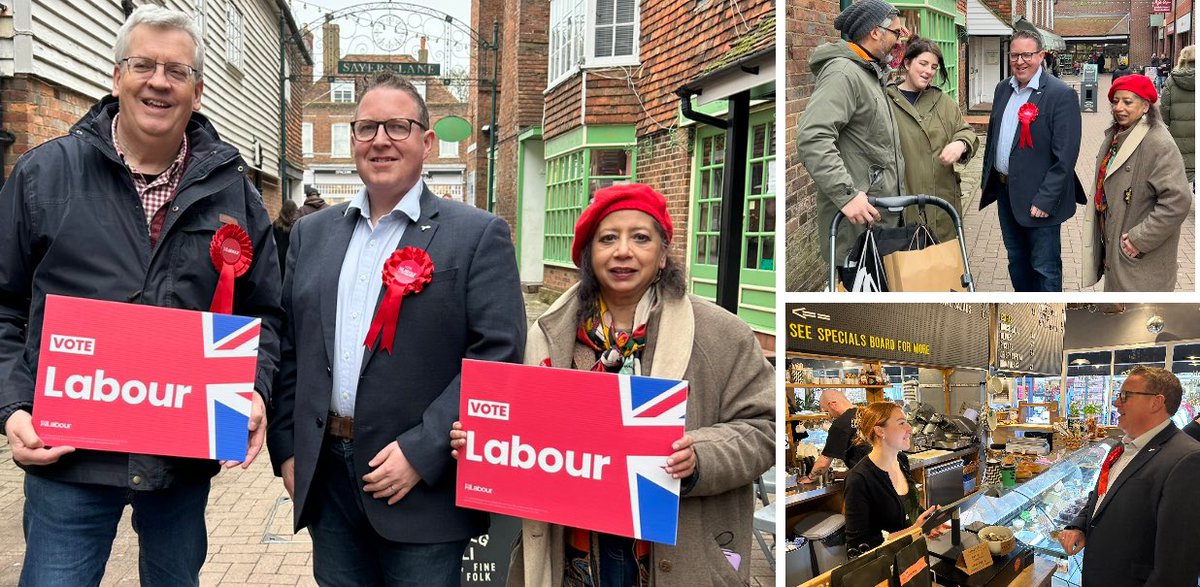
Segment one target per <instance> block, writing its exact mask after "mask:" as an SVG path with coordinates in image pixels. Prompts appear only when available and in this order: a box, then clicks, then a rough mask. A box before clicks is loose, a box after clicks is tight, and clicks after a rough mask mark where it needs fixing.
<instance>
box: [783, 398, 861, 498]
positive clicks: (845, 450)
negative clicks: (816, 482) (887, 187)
mask: <svg viewBox="0 0 1200 587" xmlns="http://www.w3.org/2000/svg"><path fill="white" fill-rule="evenodd" d="M821 411H822V412H825V413H826V414H829V417H831V418H833V419H834V420H833V424H832V425H830V427H829V437H828V439H827V440H826V441H825V448H823V449H821V456H820V457H818V458H817V462H816V463H815V464H814V465H813V468H812V471H809V473H808V475H807V476H805V477H802V478H801V479H800V482H801V483H812V480H813V478H815V477H818V476H820V475H821V473H824V472H825V471H827V470H828V469H829V465H830V463H832V462H833V459H841V460H842V461H843V462H845V463H846V468H847V469H853V468H854V465H857V464H858V461H860V460H862V458H863V457H865V456H867V453H868V452H871V446H870V445H869V444H867V445H861V444H855V443H854V437H855V435H856V432H855V430H854V416H855V414H856V412H857V411H858V409H857V408H855V407H854V404H853V403H851V402H850V400H848V399H846V394H845V393H842V391H841V390H838V389H826V390H825V391H823V392H821Z"/></svg>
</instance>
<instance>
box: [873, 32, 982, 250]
mask: <svg viewBox="0 0 1200 587" xmlns="http://www.w3.org/2000/svg"><path fill="white" fill-rule="evenodd" d="M902 73H903V77H901V78H900V79H899V80H898V81H897V82H895V83H893V84H891V85H889V86H888V97H889V98H890V99H891V104H892V112H893V113H894V114H895V116H894V117H895V119H896V126H897V127H898V130H899V133H900V148H901V151H902V152H903V154H904V185H905V193H907V194H913V195H917V194H926V195H931V196H937V197H939V198H942V199H944V200H946V201H948V202H950V203H951V204H952V205H953V206H954V209H955V210H957V211H958V213H959V215H960V216H961V215H962V213H963V208H962V188H960V187H959V177H958V172H957V171H956V170H955V169H954V165H955V164H956V163H958V164H963V163H966V162H967V161H969V160H970V159H971V156H972V155H974V154H975V151H976V150H977V149H978V148H979V137H978V136H976V135H975V131H973V130H971V126H970V125H969V124H967V122H966V121H965V120H963V116H962V111H961V110H959V108H958V103H957V102H955V100H954V99H953V98H951V97H950V96H948V95H947V94H945V93H944V92H942V91H941V90H940V89H938V88H937V87H935V86H934V85H933V79H934V77H936V76H938V75H940V76H941V79H942V81H943V82H945V81H946V63H945V60H944V59H943V58H942V51H941V49H939V48H938V46H937V45H936V44H934V43H933V42H932V41H929V40H928V39H920V38H914V39H913V40H912V41H911V42H909V44H908V46H907V48H906V49H905V51H904V61H903V69H902ZM926 216H927V217H928V219H929V225H930V228H932V229H933V233H934V235H935V236H937V239H938V241H939V242H946V241H947V240H950V239H953V238H956V237H957V233H956V232H955V230H954V222H953V221H952V220H951V219H950V217H949V215H947V214H946V213H945V212H943V211H942V210H941V209H940V208H936V207H933V206H928V207H927V212H926ZM916 218H917V213H916V211H915V210H914V209H911V208H910V209H908V210H906V211H905V220H906V221H909V222H912V221H915V220H916Z"/></svg>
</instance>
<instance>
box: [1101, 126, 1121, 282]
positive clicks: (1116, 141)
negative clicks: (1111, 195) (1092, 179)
mask: <svg viewBox="0 0 1200 587" xmlns="http://www.w3.org/2000/svg"><path fill="white" fill-rule="evenodd" d="M1120 136H1121V133H1119V132H1118V133H1113V140H1112V144H1111V145H1109V147H1108V153H1105V154H1104V159H1101V160H1100V169H1098V170H1096V222H1097V224H1098V226H1099V231H1100V266H1101V267H1103V266H1104V262H1105V259H1104V257H1105V254H1104V249H1105V246H1104V245H1105V243H1104V221H1105V220H1107V219H1108V196H1106V195H1105V194H1104V176H1105V175H1107V174H1108V162H1109V161H1111V160H1112V158H1113V157H1115V156H1116V155H1117V151H1119V150H1120V149H1121V142H1120Z"/></svg>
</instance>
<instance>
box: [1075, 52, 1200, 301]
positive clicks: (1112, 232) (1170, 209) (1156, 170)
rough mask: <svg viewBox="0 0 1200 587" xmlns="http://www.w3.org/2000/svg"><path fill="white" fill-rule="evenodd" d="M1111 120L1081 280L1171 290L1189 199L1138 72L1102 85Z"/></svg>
mask: <svg viewBox="0 0 1200 587" xmlns="http://www.w3.org/2000/svg"><path fill="white" fill-rule="evenodd" d="M1108 100H1109V103H1111V104H1112V116H1113V123H1112V126H1110V127H1109V128H1108V130H1107V131H1105V134H1104V140H1103V141H1101V145H1102V146H1101V148H1100V152H1099V153H1098V154H1097V155H1096V180H1095V183H1094V184H1093V185H1094V186H1095V189H1094V190H1093V192H1092V194H1093V197H1092V198H1091V199H1090V200H1089V202H1088V214H1087V215H1086V216H1085V217H1084V226H1083V239H1084V240H1083V286H1084V287H1090V286H1092V285H1095V283H1096V282H1097V281H1098V280H1099V279H1100V277H1101V276H1103V277H1104V290H1105V291H1172V290H1174V289H1175V280H1176V278H1177V275H1178V273H1179V264H1178V256H1179V239H1180V233H1181V230H1182V226H1183V222H1184V220H1186V219H1187V216H1188V211H1189V210H1190V209H1191V207H1192V192H1191V189H1190V188H1189V186H1188V182H1187V175H1186V174H1185V172H1184V168H1183V158H1182V157H1180V155H1179V148H1178V147H1176V146H1175V142H1174V141H1173V140H1172V139H1171V135H1170V133H1169V132H1168V131H1167V129H1166V127H1164V126H1163V124H1162V122H1161V121H1160V120H1159V115H1158V110H1157V109H1156V108H1155V106H1154V103H1155V102H1157V101H1158V92H1156V91H1155V90H1154V84H1153V82H1151V81H1150V79H1149V78H1147V77H1146V76H1144V75H1131V76H1126V77H1123V78H1121V79H1119V80H1117V81H1116V82H1115V83H1113V85H1112V86H1111V87H1110V88H1109V90H1108Z"/></svg>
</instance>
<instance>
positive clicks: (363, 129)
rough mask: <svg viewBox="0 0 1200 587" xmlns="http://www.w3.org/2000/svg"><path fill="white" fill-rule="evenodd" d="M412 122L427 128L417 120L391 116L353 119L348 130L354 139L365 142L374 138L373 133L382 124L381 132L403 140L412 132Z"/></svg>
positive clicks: (377, 130) (394, 139)
mask: <svg viewBox="0 0 1200 587" xmlns="http://www.w3.org/2000/svg"><path fill="white" fill-rule="evenodd" d="M414 124H415V125H418V126H420V127H421V128H427V127H426V126H425V125H424V124H421V121H419V120H413V119H411V118H393V119H391V120H355V121H354V122H351V123H350V131H351V133H352V136H353V137H354V140H356V141H360V142H364V143H365V142H367V141H373V140H375V135H377V134H379V127H381V126H382V127H383V132H384V133H386V134H387V136H388V138H389V139H392V140H393V141H403V140H404V139H407V138H408V135H410V134H412V127H413V125H414Z"/></svg>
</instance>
